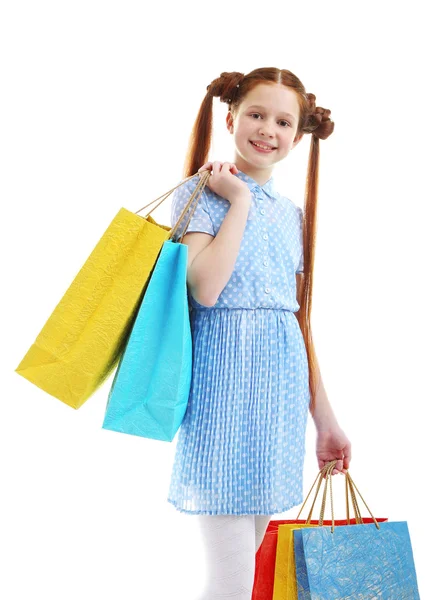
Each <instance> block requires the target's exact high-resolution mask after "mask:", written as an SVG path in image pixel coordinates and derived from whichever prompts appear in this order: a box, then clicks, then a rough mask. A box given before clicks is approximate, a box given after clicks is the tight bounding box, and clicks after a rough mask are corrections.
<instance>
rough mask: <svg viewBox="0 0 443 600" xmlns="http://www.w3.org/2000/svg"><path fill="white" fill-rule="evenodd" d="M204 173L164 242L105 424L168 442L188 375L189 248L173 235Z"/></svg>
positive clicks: (184, 400) (185, 395) (179, 417)
mask: <svg viewBox="0 0 443 600" xmlns="http://www.w3.org/2000/svg"><path fill="white" fill-rule="evenodd" d="M206 173H207V175H204V176H202V177H201V181H200V182H199V183H198V184H197V187H196V188H195V190H194V192H193V194H192V195H191V197H190V199H189V201H188V203H187V205H186V206H185V208H184V210H183V212H182V215H181V216H180V218H179V219H178V221H177V224H176V226H175V227H174V228H173V229H172V230H171V235H170V238H171V239H169V240H166V241H165V242H164V243H163V245H162V249H161V251H160V254H159V256H158V259H157V262H156V264H155V266H154V269H153V271H152V275H151V278H150V280H149V282H148V284H147V288H146V291H145V293H144V296H143V300H142V302H141V304H140V308H139V310H138V313H137V316H136V318H135V320H134V324H133V327H132V330H131V333H130V335H129V338H128V341H127V343H126V347H125V349H124V351H123V353H122V357H121V360H120V362H119V365H118V368H117V372H116V374H115V377H114V380H113V382H112V386H111V390H110V392H109V397H108V402H107V405H106V411H105V418H104V421H103V425H102V428H103V429H109V430H112V431H117V432H119V433H128V434H130V435H137V436H141V437H146V438H151V439H155V440H162V441H168V442H171V441H172V440H173V439H174V437H175V435H176V433H177V431H178V429H179V427H180V425H181V423H182V421H183V418H184V415H185V413H186V408H187V405H188V399H189V392H190V386H191V377H192V337H191V328H190V319H189V305H188V296H187V285H186V276H187V263H188V247H187V245H185V244H182V243H177V242H175V241H173V240H172V237H173V235H174V234H175V232H176V231H177V228H178V227H179V225H180V223H181V221H182V219H183V217H184V215H185V213H186V211H187V210H188V208H189V207H190V206H191V203H192V201H193V200H194V199H195V200H196V201H195V204H194V206H193V209H192V210H191V213H190V216H189V219H188V221H187V224H186V226H185V228H184V230H183V233H182V234H181V237H180V240H181V239H182V238H183V236H184V234H185V232H186V229H187V226H188V224H189V222H190V219H191V217H192V214H193V212H194V210H195V208H196V206H197V202H198V200H199V197H200V193H199V192H200V191H201V190H202V188H203V186H204V185H205V183H206V181H207V179H208V177H209V175H210V173H209V172H206ZM187 179H189V178H187ZM187 179H186V180H184V181H187ZM182 183H183V182H182ZM180 185H181V184H180ZM177 187H178V186H177ZM174 189H175V188H174ZM171 191H172V190H171ZM169 193H170V192H169ZM169 193H168V195H169ZM166 197H167V196H166Z"/></svg>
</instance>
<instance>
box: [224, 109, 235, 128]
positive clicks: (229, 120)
mask: <svg viewBox="0 0 443 600" xmlns="http://www.w3.org/2000/svg"><path fill="white" fill-rule="evenodd" d="M226 126H227V128H228V131H229V133H234V119H233V117H232V114H231V111H229V112H228V114H227V115H226Z"/></svg>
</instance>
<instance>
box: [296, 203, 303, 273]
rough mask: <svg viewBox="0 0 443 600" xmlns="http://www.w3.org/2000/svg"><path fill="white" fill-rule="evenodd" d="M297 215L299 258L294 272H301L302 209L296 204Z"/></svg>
mask: <svg viewBox="0 0 443 600" xmlns="http://www.w3.org/2000/svg"><path fill="white" fill-rule="evenodd" d="M296 208H297V215H298V235H299V240H300V260H299V263H298V267H297V270H296V271H295V272H296V273H303V268H304V262H303V255H304V253H303V210H302V209H301V208H300V207H299V206H297V207H296Z"/></svg>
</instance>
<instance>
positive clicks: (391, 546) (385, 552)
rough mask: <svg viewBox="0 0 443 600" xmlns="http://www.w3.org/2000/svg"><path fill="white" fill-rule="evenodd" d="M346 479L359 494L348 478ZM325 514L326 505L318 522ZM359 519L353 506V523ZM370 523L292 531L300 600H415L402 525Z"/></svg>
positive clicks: (412, 570)
mask: <svg viewBox="0 0 443 600" xmlns="http://www.w3.org/2000/svg"><path fill="white" fill-rule="evenodd" d="M335 462H336V461H335ZM330 473H331V470H329V477H330ZM349 480H350V482H351V486H352V487H353V488H355V490H357V488H356V486H355V484H354V482H353V481H352V479H351V478H350V476H349ZM326 486H327V482H326ZM325 491H326V487H325ZM357 492H358V490H357ZM358 493H359V494H360V492H358ZM360 496H361V495H360ZM325 497H326V495H325V496H324V500H325ZM362 499H363V498H362ZM314 502H315V500H314ZM353 502H354V503H355V502H356V499H355V498H354V499H353ZM363 502H364V500H363ZM365 505H366V503H365ZM366 506H367V505H366ZM331 507H332V491H331ZM354 508H355V506H354ZM323 512H324V505H323V506H322V512H321V520H322V519H323ZM359 515H360V513H359V511H358V507H357V519H358V516H359ZM371 516H372V514H371ZM360 517H361V515H360ZM373 519H374V523H366V524H355V525H342V526H340V527H334V525H332V527H330V526H324V525H320V524H319V526H318V527H306V528H303V529H294V531H293V541H294V558H295V566H296V567H295V569H296V583H297V585H296V587H297V599H298V600H337V599H339V598H340V599H341V598H349V599H351V598H352V600H372V599H377V600H400V599H401V600H419V598H420V596H419V593H418V585H417V577H416V572H415V566H414V558H413V553H412V546H411V540H410V537H409V531H408V526H407V523H406V521H397V522H396V521H386V522H380V523H378V522H377V521H376V520H375V518H374V517H373ZM321 522H323V521H321ZM332 523H333V524H334V519H333V520H332Z"/></svg>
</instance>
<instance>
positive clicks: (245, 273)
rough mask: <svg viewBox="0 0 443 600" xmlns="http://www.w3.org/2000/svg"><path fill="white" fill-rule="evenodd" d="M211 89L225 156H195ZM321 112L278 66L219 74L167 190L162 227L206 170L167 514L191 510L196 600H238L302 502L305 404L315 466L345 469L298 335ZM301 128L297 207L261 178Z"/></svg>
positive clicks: (207, 121) (305, 344)
mask: <svg viewBox="0 0 443 600" xmlns="http://www.w3.org/2000/svg"><path fill="white" fill-rule="evenodd" d="M213 97H220V100H221V101H222V102H226V103H227V104H228V107H229V111H228V114H227V116H226V126H227V129H228V131H229V133H230V134H231V135H232V136H233V142H234V158H233V162H217V161H216V162H213V163H211V162H206V161H207V158H208V152H209V148H210V143H211V129H212V100H213ZM329 115H330V111H329V110H326V109H322V108H319V107H316V106H315V96H314V95H313V94H307V93H306V91H305V88H304V86H303V84H302V83H301V82H300V80H299V79H298V78H297V77H296V76H295V75H294V74H293V73H291V72H290V71H287V70H280V69H276V68H262V69H256V70H254V71H252V72H251V73H249V74H248V75H243V74H242V73H237V72H233V73H222V74H221V76H220V77H219V78H217V79H215V80H214V81H213V82H212V83H211V84H210V85H209V86H208V87H207V94H206V96H205V98H204V99H203V102H202V105H201V107H200V111H199V113H198V115H197V119H196V121H195V124H194V128H193V131H192V135H191V141H190V145H189V151H188V155H187V160H186V164H185V169H184V173H183V175H184V178H186V177H189V176H191V175H193V174H195V177H193V178H191V179H189V180H188V181H187V182H186V183H185V184H183V185H181V186H180V187H179V188H177V190H176V191H175V192H174V194H173V197H172V213H171V215H172V217H171V224H172V226H174V225H175V224H176V222H177V221H178V218H179V216H180V214H181V213H182V212H183V209H184V207H185V204H186V202H187V201H188V200H189V197H190V195H191V194H192V192H193V190H194V189H195V187H196V185H197V183H198V182H199V180H200V174H201V173H202V172H203V171H205V170H209V171H210V172H212V174H211V176H210V178H209V180H208V183H207V185H206V186H205V187H204V188H203V192H202V195H201V196H200V198H199V201H198V205H197V208H196V210H195V212H194V214H193V217H192V219H191V221H190V224H189V226H188V228H187V230H186V231H187V233H186V235H185V236H184V237H183V243H184V244H187V246H188V257H189V258H188V271H187V284H188V298H189V306H190V320H191V331H192V338H193V375H192V382H191V390H190V396H189V403H188V407H187V411H186V414H185V417H184V420H183V423H182V425H181V428H180V430H179V436H178V440H177V447H176V454H175V459H174V466H173V472H172V478H171V484H170V489H169V494H168V502H170V503H172V504H173V505H174V506H175V507H176V508H177V510H179V511H182V512H185V513H188V514H194V515H198V516H197V517H195V518H196V519H198V521H199V525H200V527H201V532H202V535H203V539H204V543H205V546H206V550H207V558H208V564H207V566H208V569H209V572H208V576H207V578H206V589H205V594H204V596H203V597H202V598H201V600H214V599H215V598H236V599H244V600H249V599H250V598H251V592H252V588H253V582H254V571H255V553H256V552H257V550H258V548H259V546H260V544H261V542H262V539H263V536H264V533H265V531H266V528H267V526H268V523H269V521H270V519H271V518H272V515H273V514H275V513H280V512H284V511H287V510H288V509H290V508H291V507H293V506H296V505H298V504H301V503H302V501H303V463H304V456H305V431H306V422H307V416H308V410H309V411H310V412H311V414H312V417H313V420H314V423H315V425H316V429H317V443H316V453H317V460H318V466H319V468H322V467H323V466H324V465H325V464H326V462H328V461H330V460H333V459H338V462H337V464H336V469H335V470H334V472H333V473H334V474H336V473H339V472H342V473H344V472H346V470H347V469H348V468H349V463H350V460H351V444H350V442H349V440H348V438H347V437H346V435H345V434H344V432H343V431H342V429H341V428H340V427H339V425H338V422H337V420H336V418H335V416H334V413H333V411H332V408H331V406H330V404H329V401H328V399H327V396H326V393H325V390H324V387H323V384H322V381H321V376H320V372H319V368H318V363H317V361H316V357H315V351H314V348H313V343H312V339H311V331H310V308H311V297H312V281H313V270H314V243H315V228H316V205H317V178H318V160H319V140H320V139H326V138H327V137H328V136H329V135H330V134H331V133H332V132H333V129H334V124H333V123H332V122H331V120H330V119H329ZM308 133H309V134H311V135H312V138H311V148H310V155H309V166H308V177H307V186H306V197H305V205H304V210H303V211H302V209H301V208H299V207H298V206H296V205H295V204H293V202H292V201H291V200H289V199H288V198H286V197H284V196H282V195H281V194H279V193H278V191H277V189H276V185H275V181H274V178H273V177H272V176H271V174H272V171H273V168H274V165H275V164H276V163H278V162H279V161H281V160H283V159H284V158H285V157H286V156H288V154H289V153H290V151H291V150H293V149H294V148H295V146H296V145H297V144H298V143H299V141H300V140H301V138H302V137H303V135H304V134H308ZM188 214H189V213H188V212H187V213H186V215H185V218H184V220H183V221H182V225H183V227H184V226H185V224H186V222H187V218H188ZM182 231H183V230H182V229H180V228H179V231H178V232H177V234H176V235H177V237H179V236H180V235H181V233H182Z"/></svg>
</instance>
